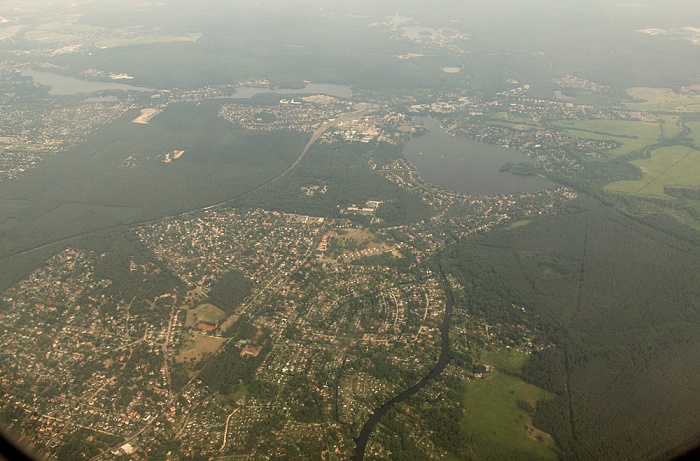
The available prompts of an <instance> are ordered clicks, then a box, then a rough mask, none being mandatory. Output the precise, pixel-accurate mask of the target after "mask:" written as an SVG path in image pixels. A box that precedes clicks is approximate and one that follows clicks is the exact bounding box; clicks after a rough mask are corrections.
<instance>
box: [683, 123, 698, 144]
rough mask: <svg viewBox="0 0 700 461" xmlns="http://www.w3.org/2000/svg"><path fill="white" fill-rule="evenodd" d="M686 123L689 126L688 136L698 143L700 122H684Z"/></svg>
mask: <svg viewBox="0 0 700 461" xmlns="http://www.w3.org/2000/svg"><path fill="white" fill-rule="evenodd" d="M686 125H687V126H688V128H690V137H691V138H692V139H693V141H695V144H697V145H700V122H686Z"/></svg>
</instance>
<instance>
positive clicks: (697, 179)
mask: <svg viewBox="0 0 700 461" xmlns="http://www.w3.org/2000/svg"><path fill="white" fill-rule="evenodd" d="M632 163H633V164H634V165H636V166H638V167H639V168H641V170H642V171H643V172H644V178H643V179H641V180H639V181H618V182H615V183H612V184H608V185H607V186H606V187H605V190H606V191H608V192H619V193H624V194H634V195H642V196H654V197H663V198H670V196H669V195H667V194H666V193H665V192H664V187H666V186H689V187H700V152H698V151H696V150H694V149H691V148H690V147H684V146H672V147H662V148H659V149H656V150H654V151H653V152H652V153H651V157H650V158H646V159H638V160H634V161H633V162H632Z"/></svg>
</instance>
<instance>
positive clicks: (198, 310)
mask: <svg viewBox="0 0 700 461" xmlns="http://www.w3.org/2000/svg"><path fill="white" fill-rule="evenodd" d="M224 317H226V313H225V312H224V311H222V310H221V309H219V308H218V307H216V306H215V305H213V304H208V303H207V304H200V305H199V306H197V307H195V308H194V309H190V310H189V311H187V320H185V326H188V327H191V326H194V325H197V324H198V323H199V322H206V323H210V324H212V325H216V324H217V323H219V321H220V320H221V319H223V318H224Z"/></svg>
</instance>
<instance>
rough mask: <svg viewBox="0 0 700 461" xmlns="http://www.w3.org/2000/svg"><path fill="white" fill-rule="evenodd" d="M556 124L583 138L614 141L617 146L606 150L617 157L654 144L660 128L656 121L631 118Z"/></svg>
mask: <svg viewBox="0 0 700 461" xmlns="http://www.w3.org/2000/svg"><path fill="white" fill-rule="evenodd" d="M556 126H557V127H558V128H561V129H564V130H566V131H568V132H569V133H571V134H572V135H573V136H576V137H579V138H585V139H599V140H609V141H615V142H617V143H619V144H621V145H620V146H619V147H617V148H615V149H612V150H610V151H608V155H610V156H613V157H619V156H621V155H625V154H629V153H631V152H635V151H638V150H640V149H643V148H644V147H646V146H648V145H651V144H656V143H658V142H659V138H660V137H661V129H660V128H659V124H658V123H656V122H642V121H632V120H557V121H556Z"/></svg>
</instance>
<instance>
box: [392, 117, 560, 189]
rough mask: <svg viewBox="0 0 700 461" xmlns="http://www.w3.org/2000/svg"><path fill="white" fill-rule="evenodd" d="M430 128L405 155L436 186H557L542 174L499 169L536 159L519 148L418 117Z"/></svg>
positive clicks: (404, 152) (412, 141) (412, 143)
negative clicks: (462, 133)
mask: <svg viewBox="0 0 700 461" xmlns="http://www.w3.org/2000/svg"><path fill="white" fill-rule="evenodd" d="M416 120H417V121H418V122H423V124H424V125H425V127H426V128H428V129H429V130H430V132H429V133H428V134H426V135H422V136H416V137H414V138H413V139H412V140H411V141H410V142H409V143H408V144H406V147H404V150H403V155H404V157H406V159H407V160H409V161H410V162H411V163H412V164H413V165H414V166H415V167H416V169H417V170H418V173H419V174H420V176H421V177H422V178H423V179H424V180H425V181H427V182H429V183H431V184H434V185H436V186H439V187H442V188H445V189H448V190H452V191H455V192H462V193H466V194H477V195H496V194H509V193H515V192H533V191H536V190H543V189H551V188H553V187H557V186H558V185H557V183H555V182H552V181H549V180H548V179H545V178H541V177H539V176H523V175H516V174H513V173H510V172H507V171H499V170H500V168H501V167H502V166H503V165H505V164H506V163H508V162H513V163H520V162H531V163H535V161H534V160H532V159H531V158H529V157H527V156H526V155H525V154H523V153H522V152H520V151H518V150H516V149H509V148H506V147H501V146H496V145H493V144H487V143H484V142H479V141H474V140H471V139H468V138H464V137H459V136H450V135H449V134H447V133H445V132H444V131H443V130H442V128H440V124H439V123H438V121H437V120H435V119H433V118H430V117H417V118H416Z"/></svg>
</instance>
